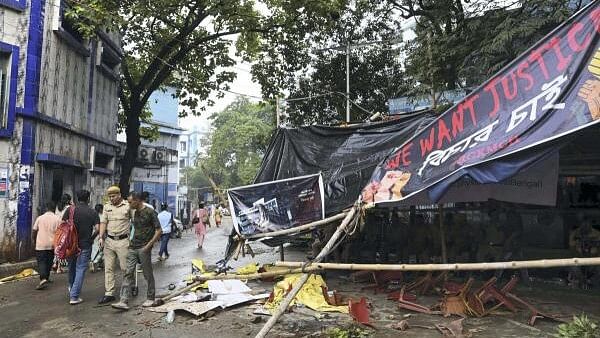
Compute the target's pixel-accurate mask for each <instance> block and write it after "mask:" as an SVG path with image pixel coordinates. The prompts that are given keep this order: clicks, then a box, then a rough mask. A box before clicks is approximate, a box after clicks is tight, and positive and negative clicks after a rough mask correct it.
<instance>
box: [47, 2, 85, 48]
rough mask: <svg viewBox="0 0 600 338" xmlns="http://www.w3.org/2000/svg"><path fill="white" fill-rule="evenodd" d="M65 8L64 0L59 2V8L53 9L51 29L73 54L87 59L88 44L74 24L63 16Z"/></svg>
mask: <svg viewBox="0 0 600 338" xmlns="http://www.w3.org/2000/svg"><path fill="white" fill-rule="evenodd" d="M67 6H68V4H67V2H66V1H65V0H61V1H60V6H55V7H54V17H53V23H52V29H53V30H54V32H55V33H56V34H57V35H58V36H59V37H60V38H61V39H62V41H64V42H65V43H66V44H67V45H69V46H70V47H71V48H73V50H74V51H75V52H77V53H78V54H80V55H81V56H84V57H88V56H90V50H89V48H88V42H87V41H86V39H85V38H84V37H83V35H82V34H81V33H79V31H78V30H77V28H76V27H75V25H74V23H73V22H71V21H70V20H69V19H68V18H67V17H66V16H65V10H66V9H67Z"/></svg>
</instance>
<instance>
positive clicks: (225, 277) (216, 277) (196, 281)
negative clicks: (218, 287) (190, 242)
mask: <svg viewBox="0 0 600 338" xmlns="http://www.w3.org/2000/svg"><path fill="white" fill-rule="evenodd" d="M320 270H322V269H320V268H318V267H316V266H309V267H307V268H305V269H304V270H302V269H301V268H290V269H279V270H275V271H267V272H257V273H252V274H247V275H238V274H231V275H212V276H208V275H207V276H202V275H200V276H194V282H193V283H192V284H190V285H188V286H186V287H184V288H181V289H179V290H176V291H173V292H172V293H170V294H168V295H166V296H164V297H162V298H161V299H160V302H161V304H163V303H166V302H167V301H169V300H171V299H173V298H175V297H177V296H179V295H181V294H183V293H185V292H188V291H191V290H192V289H194V288H197V287H199V286H200V285H202V284H203V283H204V282H206V281H209V280H231V279H236V280H254V279H262V278H272V277H280V276H285V275H290V274H295V273H303V272H315V271H320Z"/></svg>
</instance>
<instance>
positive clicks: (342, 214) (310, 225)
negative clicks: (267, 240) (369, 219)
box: [245, 211, 348, 239]
mask: <svg viewBox="0 0 600 338" xmlns="http://www.w3.org/2000/svg"><path fill="white" fill-rule="evenodd" d="M346 214H348V211H342V212H340V213H339V214H337V215H334V216H331V217H327V218H325V219H322V220H319V221H315V222H312V223H308V224H304V225H301V226H298V227H294V228H290V229H284V230H278V231H273V232H265V233H260V234H255V235H252V236H248V237H245V239H257V238H263V237H275V236H281V235H289V234H294V233H297V232H300V231H304V230H308V229H312V228H316V227H318V226H321V225H325V224H327V223H331V222H334V221H337V220H340V219H343V218H344V217H346Z"/></svg>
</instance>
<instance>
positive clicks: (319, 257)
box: [255, 205, 359, 338]
mask: <svg viewBox="0 0 600 338" xmlns="http://www.w3.org/2000/svg"><path fill="white" fill-rule="evenodd" d="M357 208H359V206H357V205H355V206H354V207H353V208H352V209H350V211H349V212H348V213H347V214H346V217H345V218H344V220H343V221H342V224H340V226H338V228H337V229H336V231H335V232H334V233H333V235H331V238H330V239H329V241H328V242H327V244H325V246H324V247H323V249H322V250H321V252H319V254H318V255H317V257H315V259H314V262H320V261H321V260H323V258H325V257H326V256H327V255H328V254H329V251H331V249H332V248H333V246H334V245H335V243H336V242H337V240H338V239H339V237H340V236H341V235H342V232H344V229H346V227H347V226H348V224H349V223H350V221H351V220H352V218H353V217H354V214H355V213H356V209H357ZM308 276H309V274H308V273H304V274H303V275H302V276H301V277H300V279H299V280H298V281H297V282H296V284H294V287H293V288H292V290H291V291H290V292H289V293H288V294H287V296H286V297H285V298H284V299H283V300H282V301H281V303H280V304H279V308H277V311H275V313H274V314H273V316H271V318H269V321H267V323H266V324H265V326H263V328H262V329H260V331H259V332H258V334H257V335H256V337H255V338H264V337H265V336H266V335H267V333H269V331H270V330H271V328H273V326H274V325H275V323H277V320H279V317H281V315H283V313H284V312H285V311H286V310H287V308H288V306H289V305H290V303H291V302H292V300H293V299H294V297H296V295H297V294H298V292H300V289H301V288H302V286H303V285H304V283H306V281H307V280H308Z"/></svg>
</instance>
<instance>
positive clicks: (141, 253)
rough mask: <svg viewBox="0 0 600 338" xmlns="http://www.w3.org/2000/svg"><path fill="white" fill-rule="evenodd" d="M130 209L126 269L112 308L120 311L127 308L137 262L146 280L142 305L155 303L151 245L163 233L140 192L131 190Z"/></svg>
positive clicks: (152, 211)
mask: <svg viewBox="0 0 600 338" xmlns="http://www.w3.org/2000/svg"><path fill="white" fill-rule="evenodd" d="M128 201H129V205H130V207H131V209H132V223H133V230H132V232H133V234H132V236H131V240H130V243H129V249H128V252H127V270H126V272H125V276H124V277H123V284H122V285H121V299H120V301H119V302H118V303H115V304H112V307H114V308H116V309H120V310H129V305H128V301H129V295H130V293H131V286H132V285H133V284H134V278H135V274H136V273H137V272H136V265H137V263H138V262H140V264H141V266H142V272H143V273H144V278H145V279H146V282H147V283H148V291H147V293H146V301H145V302H144V303H143V304H142V306H143V307H149V306H153V305H154V297H155V287H154V273H153V271H152V246H153V245H154V243H155V242H156V241H158V239H159V238H160V235H161V233H162V230H161V226H160V222H159V221H158V217H157V216H156V213H155V212H154V210H152V209H150V208H148V207H146V206H145V205H144V202H143V201H144V200H143V197H142V194H141V193H139V192H132V193H131V194H130V195H129V198H128Z"/></svg>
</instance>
